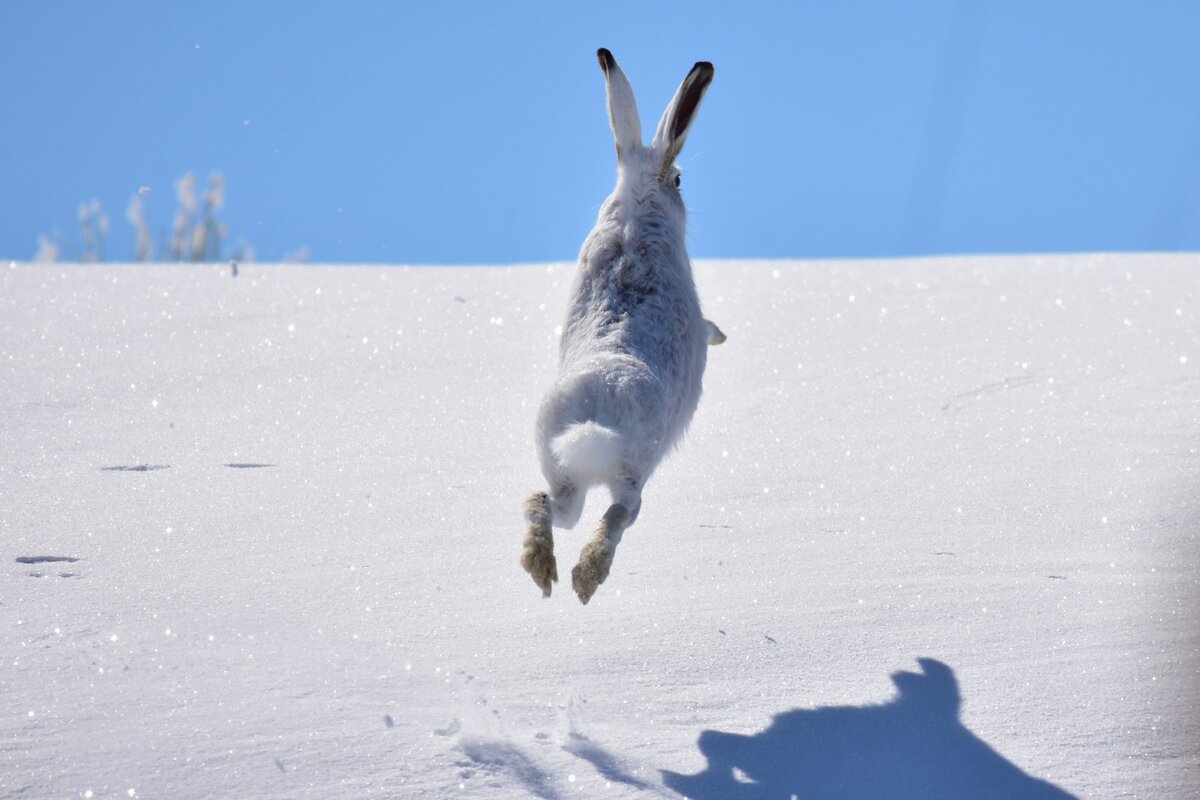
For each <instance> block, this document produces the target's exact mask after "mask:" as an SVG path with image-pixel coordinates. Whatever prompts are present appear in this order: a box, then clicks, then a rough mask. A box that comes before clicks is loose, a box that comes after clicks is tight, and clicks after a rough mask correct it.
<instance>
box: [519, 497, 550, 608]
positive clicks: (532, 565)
mask: <svg viewBox="0 0 1200 800" xmlns="http://www.w3.org/2000/svg"><path fill="white" fill-rule="evenodd" d="M524 511H525V521H526V522H527V523H529V527H528V528H527V529H526V530H525V541H524V542H523V543H522V545H521V566H522V567H524V568H525V571H526V572H528V573H529V574H530V575H531V576H533V582H534V583H536V584H537V585H538V586H540V587H541V589H542V596H543V597H549V596H550V584H551V583H552V582H554V581H557V580H558V565H557V564H556V563H555V561H554V534H553V532H551V530H550V498H549V497H547V496H546V493H545V492H534V493H533V494H531V495H529V499H527V500H526V501H525V506H524Z"/></svg>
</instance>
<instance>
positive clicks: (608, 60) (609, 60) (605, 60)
mask: <svg viewBox="0 0 1200 800" xmlns="http://www.w3.org/2000/svg"><path fill="white" fill-rule="evenodd" d="M596 60H597V61H599V62H600V69H602V70H604V71H605V72H608V71H609V70H610V69H612V65H613V64H615V63H617V61H616V59H614V58H613V54H612V53H610V52H608V48H606V47H601V48H600V49H599V50H597V51H596Z"/></svg>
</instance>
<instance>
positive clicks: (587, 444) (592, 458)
mask: <svg viewBox="0 0 1200 800" xmlns="http://www.w3.org/2000/svg"><path fill="white" fill-rule="evenodd" d="M623 451H624V446H623V442H622V440H621V435H620V434H619V433H617V432H616V431H615V430H613V429H612V428H606V427H604V426H603V425H601V424H599V423H598V422H596V421H595V420H588V421H586V422H579V423H576V424H574V425H569V426H567V429H566V430H565V431H563V432H562V433H560V434H558V435H557V436H555V437H554V438H553V439H551V440H550V452H551V453H553V454H554V458H555V459H556V460H557V461H558V466H559V470H560V471H561V473H562V474H563V475H566V476H567V477H568V478H570V480H571V482H572V483H574V484H575V485H576V486H580V485H584V486H591V485H594V484H597V483H600V482H602V481H603V480H604V476H606V475H608V474H609V473H611V472H612V471H613V469H615V468H616V467H617V465H618V464H619V463H620V461H621V455H622V453H623Z"/></svg>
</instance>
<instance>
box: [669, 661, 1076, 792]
mask: <svg viewBox="0 0 1200 800" xmlns="http://www.w3.org/2000/svg"><path fill="white" fill-rule="evenodd" d="M918 661H919V663H920V665H921V668H922V670H923V672H921V673H914V672H897V673H896V674H894V675H892V682H893V683H895V684H896V688H897V689H898V690H899V695H898V696H897V697H896V699H894V700H892V701H891V702H889V703H887V704H885V705H879V706H863V707H856V706H839V707H830V708H816V709H794V710H792V711H785V712H784V713H782V714H778V715H776V717H775V718H774V720H773V721H772V723H771V725H770V727H768V728H767V729H766V730H764V731H762V732H761V733H758V734H755V735H753V736H742V735H740V734H735V733H722V732H721V731H704V732H703V733H701V734H700V741H699V747H700V752H701V753H703V754H704V756H705V757H706V758H707V759H708V768H707V769H706V770H704V771H703V772H701V773H699V774H696V775H680V774H677V773H674V772H668V771H665V770H664V771H663V773H662V774H663V780H664V782H665V783H666V785H667V786H669V787H670V788H671V789H674V790H675V791H676V792H679V793H680V794H683V795H685V796H686V797H689V798H692V800H751V799H752V798H753V799H754V800H760V799H761V800H767V799H768V798H770V799H771V800H774V798H783V800H789V798H793V797H794V798H796V799H797V800H823V799H824V798H829V799H830V800H832V799H833V798H838V799H839V800H866V799H867V798H872V800H874V798H881V797H887V798H890V799H891V800H932V799H933V798H975V799H976V800H1001V799H1002V798H1003V799H1004V800H1010V799H1023V798H1031V799H1033V798H1036V799H1038V800H1061V799H1062V798H1071V797H1074V795H1071V794H1069V793H1067V792H1065V791H1063V790H1062V789H1059V788H1058V787H1056V786H1054V785H1052V784H1050V783H1047V782H1045V781H1041V780H1038V779H1037V778H1034V777H1031V776H1029V775H1027V774H1025V773H1024V772H1022V771H1021V770H1020V769H1019V768H1018V767H1017V766H1016V765H1015V764H1013V763H1012V762H1010V761H1008V760H1007V759H1006V758H1004V757H1003V756H1002V755H1000V754H999V753H997V752H996V751H995V750H993V749H992V748H991V747H989V746H988V745H987V743H986V742H984V741H983V740H981V739H980V738H979V737H977V736H976V735H975V734H973V733H971V731H969V730H967V728H966V727H965V726H964V725H963V724H962V722H960V721H959V717H958V714H959V704H960V696H959V692H958V681H957V680H956V679H955V677H954V672H953V671H952V670H951V669H950V667H948V666H946V665H945V664H943V663H942V662H940V661H935V660H933V659H931V658H923V659H919V660H918Z"/></svg>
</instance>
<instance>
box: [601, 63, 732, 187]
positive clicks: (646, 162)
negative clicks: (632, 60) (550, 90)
mask: <svg viewBox="0 0 1200 800" xmlns="http://www.w3.org/2000/svg"><path fill="white" fill-rule="evenodd" d="M596 56H597V58H599V60H600V69H602V70H604V81H605V84H606V86H607V88H608V119H609V121H610V122H611V123H612V129H613V138H614V139H615V140H616V144H617V174H618V192H620V190H621V189H622V188H623V187H624V188H626V189H627V190H628V191H631V192H634V193H635V194H636V195H638V196H644V195H645V194H646V193H647V192H653V193H655V194H657V191H656V190H657V189H658V188H660V187H661V188H662V189H664V190H666V193H667V194H668V195H670V196H672V197H674V198H676V199H678V198H679V184H680V180H679V167H677V166H676V165H675V158H676V156H678V155H679V151H680V150H681V149H682V148H683V141H684V139H685V138H687V132H688V128H689V127H690V126H691V124H692V120H693V119H695V117H696V111H697V109H699V108H700V100H701V98H703V97H704V92H705V90H707V89H708V85H709V84H710V83H712V79H713V66H712V64H710V63H708V62H707V61H700V62H697V63H696V65H695V66H694V67H692V70H691V72H689V73H688V74H687V77H686V78H684V79H683V83H681V84H679V89H678V91H676V92H675V96H674V97H673V98H672V99H671V102H670V103H668V104H667V110H666V111H664V112H663V115H662V119H660V120H659V122H658V128H657V129H656V130H655V132H654V139H653V141H651V142H650V146H649V147H646V146H645V145H643V144H642V123H641V119H640V118H639V117H638V110H637V101H636V100H635V99H634V97H633V87H632V86H631V85H630V84H629V79H628V78H626V77H625V73H624V72H622V71H621V68H620V67H619V66H618V65H617V61H616V59H614V58H613V56H612V53H610V52H608V50H605V49H604V48H601V49H600V51H599V52H598V53H597V54H596Z"/></svg>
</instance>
